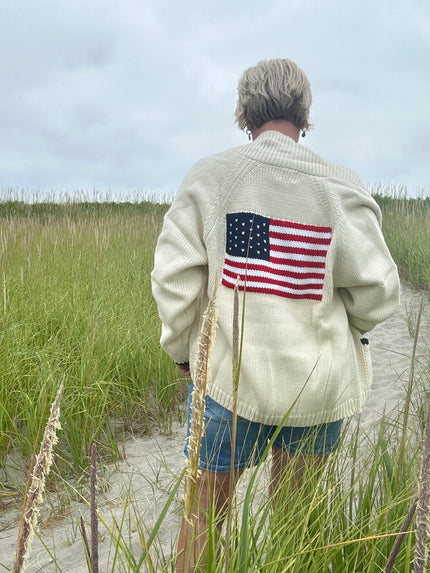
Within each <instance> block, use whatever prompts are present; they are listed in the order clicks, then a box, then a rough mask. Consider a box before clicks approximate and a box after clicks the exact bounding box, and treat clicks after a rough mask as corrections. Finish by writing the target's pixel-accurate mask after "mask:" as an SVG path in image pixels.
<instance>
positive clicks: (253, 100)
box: [235, 58, 312, 130]
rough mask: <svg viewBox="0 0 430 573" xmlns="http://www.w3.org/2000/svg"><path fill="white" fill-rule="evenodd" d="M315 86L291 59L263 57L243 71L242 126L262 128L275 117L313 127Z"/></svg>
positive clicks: (238, 118) (238, 114) (239, 107)
mask: <svg viewBox="0 0 430 573" xmlns="http://www.w3.org/2000/svg"><path fill="white" fill-rule="evenodd" d="M311 103H312V92H311V86H310V83H309V80H308V78H307V77H306V75H305V73H304V72H303V71H302V70H301V69H300V68H299V67H298V66H297V64H295V63H294V62H293V61H291V60H288V59H282V58H276V59H272V60H263V61H261V62H259V63H258V64H257V65H255V66H253V67H252V68H248V69H247V70H245V71H244V73H243V74H242V77H241V78H240V80H239V84H238V100H237V107H236V112H235V116H236V121H237V123H238V125H239V128H240V129H246V128H247V129H249V130H253V129H258V128H259V127H261V126H262V125H263V124H264V123H266V122H267V121H270V120H274V119H286V120H288V121H290V122H291V123H293V124H294V125H295V126H296V127H298V128H299V129H304V130H306V129H308V128H309V110H310V107H311Z"/></svg>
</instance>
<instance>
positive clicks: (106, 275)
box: [0, 202, 183, 468]
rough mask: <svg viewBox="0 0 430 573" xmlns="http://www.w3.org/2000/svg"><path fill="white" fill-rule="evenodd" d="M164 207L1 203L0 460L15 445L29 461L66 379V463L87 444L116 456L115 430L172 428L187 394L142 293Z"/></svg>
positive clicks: (80, 459) (77, 461)
mask: <svg viewBox="0 0 430 573" xmlns="http://www.w3.org/2000/svg"><path fill="white" fill-rule="evenodd" d="M166 208H167V207H166V206H165V205H157V204H153V203H140V204H87V203H80V204H75V203H70V204H63V205H57V204H34V205H28V204H24V203H16V202H12V203H0V264H1V278H2V304H1V318H0V324H1V335H0V392H1V396H0V464H4V462H5V459H6V456H7V453H8V452H9V451H10V449H11V448H16V447H17V448H19V449H20V450H21V451H22V453H23V454H24V456H25V457H28V456H30V455H31V452H32V450H33V445H34V442H35V438H36V431H37V428H38V426H39V422H40V418H41V417H43V415H44V404H45V403H46V402H48V403H50V401H52V399H53V397H54V396H55V386H56V383H57V380H58V379H61V378H62V377H63V376H64V378H65V394H64V399H63V412H64V418H63V432H62V435H61V441H62V448H61V451H62V452H63V454H62V455H63V459H62V461H63V462H64V463H66V464H68V465H69V466H70V467H71V468H82V467H85V466H86V465H87V463H88V454H89V445H90V444H91V443H92V441H94V440H97V441H99V442H100V444H101V446H102V450H101V451H103V446H104V451H105V452H109V455H111V456H112V455H113V456H114V457H115V455H118V454H119V452H118V451H117V433H118V431H122V430H126V431H127V430H132V429H133V430H134V431H139V430H141V431H149V429H150V427H151V426H154V424H155V425H156V426H158V427H159V428H160V429H164V430H168V429H169V425H170V424H171V420H172V416H173V415H174V414H175V413H177V412H178V411H179V410H178V409H179V402H180V403H181V404H182V401H183V393H182V392H181V390H180V386H181V379H180V376H179V374H178V372H177V371H176V369H175V367H174V365H173V364H172V363H171V361H170V360H168V359H167V358H166V356H165V355H164V353H163V351H162V350H161V348H160V346H159V342H158V339H159V335H160V324H159V321H158V314H157V309H156V305H155V303H154V301H153V299H152V296H151V288H150V271H151V268H152V262H153V252H154V248H155V243H156V240H157V236H158V234H159V231H160V228H161V223H162V218H163V214H164V213H165V211H166ZM46 414H47V413H46Z"/></svg>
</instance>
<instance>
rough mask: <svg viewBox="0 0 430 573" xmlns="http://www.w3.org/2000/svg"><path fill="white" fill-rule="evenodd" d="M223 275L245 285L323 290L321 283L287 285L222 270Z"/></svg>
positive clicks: (266, 278)
mask: <svg viewBox="0 0 430 573" xmlns="http://www.w3.org/2000/svg"><path fill="white" fill-rule="evenodd" d="M223 274H224V275H225V276H227V277H230V278H232V279H233V280H237V277H239V278H240V279H241V280H243V281H246V284H247V285H249V284H251V283H254V282H256V283H267V284H270V285H276V286H283V287H286V288H291V289H294V290H307V289H312V290H322V288H323V285H322V284H321V283H318V284H303V285H298V284H295V283H289V282H287V281H286V280H277V279H271V278H269V277H254V276H253V275H246V274H240V273H239V274H238V273H232V272H231V271H229V270H228V269H224V271H223Z"/></svg>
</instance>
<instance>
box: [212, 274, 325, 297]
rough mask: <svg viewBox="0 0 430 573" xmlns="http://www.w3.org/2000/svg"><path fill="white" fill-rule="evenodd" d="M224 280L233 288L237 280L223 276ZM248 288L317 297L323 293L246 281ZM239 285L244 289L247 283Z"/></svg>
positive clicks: (240, 281) (239, 282)
mask: <svg viewBox="0 0 430 573" xmlns="http://www.w3.org/2000/svg"><path fill="white" fill-rule="evenodd" d="M223 279H224V281H225V282H228V283H229V284H231V285H232V286H233V287H234V285H235V284H236V280H235V279H232V278H231V277H227V276H224V275H223ZM246 283H247V286H249V287H256V288H264V289H270V290H279V291H281V292H288V293H291V294H316V295H320V294H321V292H322V287H321V288H320V289H303V290H302V289H300V290H299V289H295V288H289V287H284V286H279V285H272V284H270V283H262V282H257V281H249V280H247V281H246ZM237 285H238V286H239V287H243V286H245V281H243V280H240V279H239V280H238V281H237Z"/></svg>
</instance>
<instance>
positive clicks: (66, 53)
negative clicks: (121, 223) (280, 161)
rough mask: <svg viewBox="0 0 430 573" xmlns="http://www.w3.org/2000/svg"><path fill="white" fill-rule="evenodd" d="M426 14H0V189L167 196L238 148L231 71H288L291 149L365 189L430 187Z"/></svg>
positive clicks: (301, 5) (304, 1)
mask: <svg viewBox="0 0 430 573" xmlns="http://www.w3.org/2000/svg"><path fill="white" fill-rule="evenodd" d="M429 19H430V7H429V6H428V4H427V3H426V2H424V1H419V0H412V1H411V2H400V3H396V5H394V4H393V3H392V2H390V1H389V0H381V1H380V2H377V3H375V2H371V1H370V0H363V2H360V3H345V2H341V0H324V1H322V2H314V1H313V0H292V1H291V2H288V3H285V2H284V1H283V0H273V1H272V2H270V3H269V4H267V3H266V4H264V5H263V3H261V2H257V1H255V0H250V1H248V2H246V1H244V0H238V1H237V2H231V1H229V2H228V1H227V0H220V2H216V3H215V2H212V1H211V2H209V1H207V0H200V1H197V0H184V2H181V3H179V2H174V1H173V0H158V1H155V0H154V1H150V0H145V1H143V2H142V1H141V0H124V1H122V2H120V3H119V2H115V1H113V0H92V1H91V2H89V3H88V2H83V1H82V0H75V2H72V3H71V2H67V1H65V0H55V1H54V0H37V2H30V1H29V0H21V1H20V2H15V3H2V4H1V5H0V72H1V75H2V82H1V84H0V97H1V101H2V105H1V106H0V122H1V125H2V130H1V132H0V158H1V159H0V173H1V179H0V188H5V187H8V186H12V187H14V186H18V187H25V188H35V187H36V188H40V189H47V190H49V189H52V188H64V187H67V188H69V189H70V188H73V186H75V187H76V188H85V187H86V188H90V189H94V188H99V189H124V190H125V189H145V190H149V191H150V190H152V189H166V190H172V189H176V188H177V186H178V185H179V183H180V181H181V179H182V177H183V176H184V175H185V173H186V171H187V170H188V169H189V168H190V166H191V165H192V164H193V163H194V162H195V161H197V160H198V159H199V158H200V157H201V156H204V155H207V154H210V153H214V152H216V151H220V150H222V149H224V148H227V147H232V146H234V145H238V144H240V143H246V142H247V140H246V137H245V136H244V135H243V134H241V133H240V132H239V130H238V129H237V127H236V125H235V124H234V117H233V113H234V108H235V104H236V84H237V80H238V78H239V76H240V74H241V73H242V71H243V69H245V68H246V67H248V66H250V65H253V64H254V63H256V62H257V61H259V60H261V59H264V58H270V57H291V58H292V59H294V60H295V61H297V63H298V64H299V65H301V66H302V67H303V69H304V70H305V71H306V73H307V74H308V76H309V78H310V80H311V83H312V88H313V94H314V105H313V108H312V120H313V122H314V124H315V129H314V132H313V133H312V134H310V135H309V136H308V138H307V139H306V140H305V141H304V143H306V144H307V145H309V146H311V147H312V148H313V149H315V150H316V151H317V152H318V153H320V154H321V155H323V156H326V157H327V158H328V159H331V160H333V161H336V162H339V163H343V164H345V165H347V166H348V167H351V168H353V169H354V170H356V171H357V172H358V173H359V175H360V176H361V177H362V178H363V179H364V180H365V181H382V180H387V181H388V180H390V181H397V182H398V183H399V184H402V183H405V184H411V185H421V186H425V185H428V181H429V175H430V174H429V169H428V167H427V165H428V160H427V157H428V155H426V154H427V150H428V145H427V141H428V136H429V129H430V119H429V118H430V113H429V111H430V110H429V104H428V95H427V94H428V93H429V89H430V85H429V83H430V77H429V74H428V69H429V67H430V66H429V64H430V45H429V43H430V35H429V33H428V29H429V23H430V22H429Z"/></svg>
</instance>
